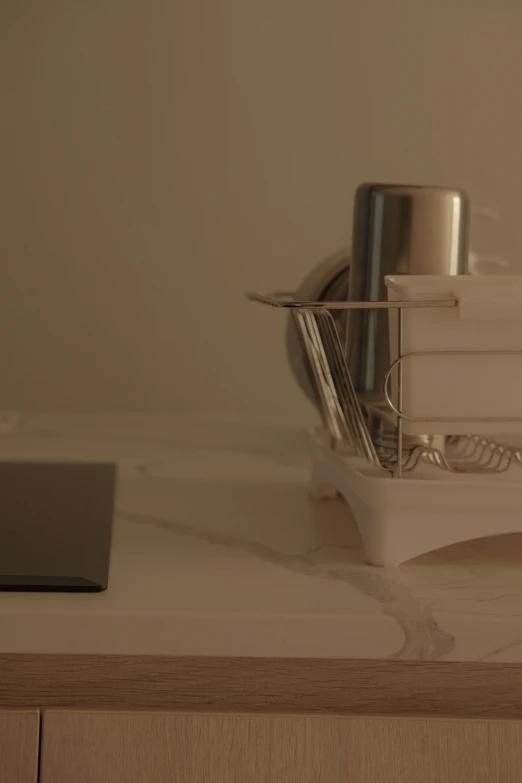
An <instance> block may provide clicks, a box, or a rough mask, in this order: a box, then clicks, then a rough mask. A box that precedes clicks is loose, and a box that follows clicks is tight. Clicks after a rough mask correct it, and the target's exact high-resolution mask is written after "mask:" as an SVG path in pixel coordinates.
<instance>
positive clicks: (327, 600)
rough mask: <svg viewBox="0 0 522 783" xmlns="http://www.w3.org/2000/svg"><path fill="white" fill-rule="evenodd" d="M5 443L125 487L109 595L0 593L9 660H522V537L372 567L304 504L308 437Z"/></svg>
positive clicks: (18, 432) (63, 438)
mask: <svg viewBox="0 0 522 783" xmlns="http://www.w3.org/2000/svg"><path fill="white" fill-rule="evenodd" d="M1 426H2V422H1V421H0V428H1ZM4 430H5V431H4V432H3V433H2V434H1V435H0V459H29V458H30V459H80V460H82V459H85V460H91V461H92V460H103V461H105V460H115V461H117V462H118V464H119V488H118V497H117V512H116V519H115V530H114V540H113V548H112V556H111V570H110V581H109V588H108V589H107V591H105V592H103V593H94V594H92V593H91V594H78V593H76V594H75V593H69V594H64V593H56V594H53V593H0V653H22V652H23V653H71V654H72V653H100V654H103V653H105V654H111V653H121V654H161V655H210V656H274V657H324V658H331V657H334V658H368V659H402V660H445V661H496V662H521V661H522V534H521V535H518V534H517V535H510V536H499V537H496V538H491V539H484V540H478V541H473V542H468V543H466V544H458V545H455V546H453V547H451V548H448V549H445V550H441V551H439V552H437V553H434V554H431V555H428V556H423V557H421V558H418V559H417V560H415V561H412V562H411V563H408V564H406V565H403V566H401V567H399V568H396V569H383V568H376V567H373V566H368V565H366V564H365V562H364V556H363V552H362V548H361V545H360V541H359V536H358V533H357V530H356V528H355V525H354V523H353V521H352V519H351V517H350V512H349V509H348V508H347V507H346V506H345V505H343V504H342V503H340V502H338V501H324V502H314V503H312V502H310V500H309V498H308V492H307V490H308V466H307V456H306V437H305V434H304V432H300V431H299V430H296V429H293V428H288V427H285V426H282V425H276V424H270V423H263V422H260V423H257V424H254V423H252V422H239V421H235V422H227V421H215V420H213V421H206V422H201V421H198V420H187V419H180V418H174V417H171V418H169V417H160V416H156V417H154V416H43V415H39V416H36V415H34V416H26V417H22V418H21V419H20V421H19V422H18V424H17V427H16V428H15V429H14V430H13V431H9V427H8V426H6V427H4Z"/></svg>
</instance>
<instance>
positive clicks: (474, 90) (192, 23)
mask: <svg viewBox="0 0 522 783" xmlns="http://www.w3.org/2000/svg"><path fill="white" fill-rule="evenodd" d="M521 41H522V6H521V5H520V3H519V2H515V0H379V1H378V2H377V1H376V0H89V2H81V1H80V0H46V2H41V0H3V2H2V3H1V6H0V66H1V67H0V82H1V83H0V94H1V96H2V116H1V125H0V139H1V149H2V157H1V160H2V168H1V171H2V176H1V185H2V188H1V193H2V195H1V199H2V204H1V211H0V221H1V228H0V248H1V259H2V263H1V275H0V354H1V364H0V366H1V382H0V407H2V408H38V409H42V408H44V409H47V408H53V409H69V410H70V409H84V410H85V409H93V410H116V409H120V410H155V411H158V410H192V411H195V412H197V411H199V410H209V411H213V412H220V411H221V412H224V413H228V412H230V411H232V410H234V409H235V408H237V409H239V410H241V411H244V412H249V411H253V410H255V411H258V412H260V413H264V414H265V415H268V416H271V415H274V414H276V413H280V414H282V415H288V416H289V417H290V418H301V417H304V416H307V415H309V414H308V409H307V406H306V404H305V402H304V400H302V399H301V396H300V394H299V392H298V391H297V390H296V388H295V387H294V384H293V381H292V379H291V377H290V375H289V371H288V369H287V366H286V360H285V357H284V352H283V340H282V336H283V321H282V317H281V316H280V314H279V313H276V312H272V311H267V312H265V311H264V310H263V309H261V308H259V309H257V308H256V307H254V305H249V304H247V303H246V302H244V301H243V299H242V292H243V291H244V290H245V289H247V288H252V287H260V288H270V287H280V288H281V287H283V288H284V287H289V286H290V287H291V286H293V285H294V284H296V283H297V282H298V281H299V280H300V279H301V278H302V277H303V275H304V274H305V273H306V272H307V271H308V270H309V269H310V268H311V267H312V266H313V265H314V263H315V262H316V261H317V260H318V259H320V258H321V257H323V256H325V255H328V254H329V253H331V252H332V251H335V250H336V249H337V248H338V247H340V246H342V245H343V244H346V243H347V241H348V240H349V236H350V230H351V199H352V195H353V190H354V187H355V186H356V184H357V183H358V182H359V181H361V180H365V179H380V180H398V181H417V182H420V181H424V182H426V183H433V184H437V183H438V184H457V185H462V186H464V187H466V188H468V189H469V191H470V193H471V195H472V196H473V198H474V199H475V200H477V201H478V202H480V203H487V204H491V205H494V206H497V207H498V208H499V209H500V210H501V212H502V216H503V221H502V224H501V227H500V228H501V231H500V229H498V231H499V234H498V236H497V238H496V239H494V238H493V235H492V234H490V235H489V236H487V235H485V233H484V231H483V233H482V235H481V237H480V239H481V241H482V244H483V247H486V248H488V249H493V250H501V251H502V252H504V253H505V254H508V255H509V256H510V257H511V258H513V259H515V258H516V257H517V256H519V257H522V253H521V249H522V239H521V238H520V236H519V234H518V233H517V228H518V223H519V221H520V218H519V202H520V198H521V193H520V190H521V186H520V174H521V163H522V113H521V110H520V97H519V96H520V83H521V78H522V44H521Z"/></svg>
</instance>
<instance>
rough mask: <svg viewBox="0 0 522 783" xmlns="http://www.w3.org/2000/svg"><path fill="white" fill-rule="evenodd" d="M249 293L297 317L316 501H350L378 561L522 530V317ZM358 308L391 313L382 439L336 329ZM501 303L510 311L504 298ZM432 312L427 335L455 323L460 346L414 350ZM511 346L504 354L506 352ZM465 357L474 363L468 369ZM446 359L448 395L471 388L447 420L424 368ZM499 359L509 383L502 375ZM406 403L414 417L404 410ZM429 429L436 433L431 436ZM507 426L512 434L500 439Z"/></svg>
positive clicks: (389, 562) (427, 302)
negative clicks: (311, 400) (312, 397)
mask: <svg viewBox="0 0 522 783" xmlns="http://www.w3.org/2000/svg"><path fill="white" fill-rule="evenodd" d="M519 280H520V281H521V282H520V286H521V291H522V278H520V279H519ZM463 285H464V286H465V285H468V284H467V283H465V282H464V283H463ZM428 287H429V286H428ZM389 294H390V291H389ZM247 297H248V298H249V299H250V300H252V301H254V302H258V303H261V304H264V305H268V306H270V307H274V308H279V309H283V310H286V311H288V312H290V313H291V316H292V317H293V318H294V319H295V321H296V325H297V328H298V331H299V334H300V335H301V338H302V343H303V346H304V349H305V351H306V354H307V356H308V359H309V363H310V366H311V368H312V370H313V376H314V378H315V381H316V393H317V396H318V406H319V411H320V414H321V418H322V424H323V426H322V428H320V429H318V430H313V431H311V432H310V454H311V461H312V492H313V495H314V497H316V498H321V499H322V498H325V497H333V496H336V495H337V496H338V495H341V496H342V497H343V498H344V499H345V500H346V501H347V504H348V506H349V507H350V509H351V513H352V515H353V517H354V518H355V521H356V523H357V525H358V527H359V531H360V533H361V537H362V541H363V544H364V549H365V552H366V557H367V560H368V561H369V562H370V563H371V564H373V565H379V566H396V565H398V564H400V563H403V562H404V561H406V560H409V559H411V558H413V557H416V556H418V555H420V554H423V553H425V552H429V551H431V550H434V549H438V548H440V547H443V546H447V545H449V544H452V543H456V542H459V541H464V540H467V539H472V538H479V537H485V536H491V535H496V534H501V533H511V532H522V470H520V471H519V470H518V468H517V467H516V466H520V465H521V464H522V449H521V448H520V447H519V445H516V444H514V443H513V442H512V441H513V437H514V436H518V442H519V443H520V442H521V441H522V395H520V394H517V391H516V390H517V388H520V387H521V386H522V366H521V367H520V372H519V369H518V367H519V366H520V360H521V358H522V328H521V327H522V323H519V324H518V328H516V324H515V328H513V323H509V314H508V315H507V316H505V315H502V318H504V319H506V318H507V320H502V318H501V323H500V325H499V323H497V321H495V325H494V326H491V324H490V323H489V322H488V316H487V315H484V313H487V308H485V309H483V310H481V311H480V312H481V313H482V315H480V318H482V321H481V322H480V323H478V325H477V323H476V322H474V321H471V322H470V321H468V322H466V320H465V318H466V316H465V308H464V307H463V306H462V305H463V302H464V299H459V297H458V296H446V297H445V298H435V297H434V298H426V297H424V299H423V300H422V301H414V300H408V299H397V300H395V301H391V300H390V301H380V302H347V301H343V302H319V301H318V302H306V301H299V300H297V299H295V298H294V296H293V295H292V294H290V293H280V292H276V293H270V294H261V293H249V294H247ZM501 298H502V297H501ZM470 302H471V305H473V301H472V300H470ZM468 304H469V303H468ZM497 304H498V303H497ZM357 308H361V309H367V310H371V309H383V308H384V309H387V310H388V311H389V312H390V319H389V320H390V327H391V328H390V358H391V364H390V368H389V370H388V372H387V374H386V380H385V384H384V389H383V391H384V400H385V403H384V407H385V408H386V410H383V411H378V413H379V415H382V416H383V417H386V416H387V417H388V420H389V421H391V422H392V423H393V425H394V426H393V427H391V428H389V433H390V434H389V435H388V437H387V438H386V439H384V440H380V441H379V442H378V443H374V441H373V440H372V437H371V434H370V433H371V417H372V415H375V411H370V410H368V409H367V408H366V407H365V405H364V404H363V403H361V401H360V399H359V397H358V395H357V392H356V390H355V387H354V383H353V381H352V378H351V375H350V372H349V365H348V360H347V355H346V351H345V348H344V343H343V338H344V335H343V334H340V332H339V330H338V327H337V325H336V324H338V323H342V319H339V317H338V316H339V314H338V313H335V311H338V310H345V311H350V310H353V309H357ZM471 309H473V308H471ZM503 309H504V310H505V312H508V311H509V307H506V306H505V303H504V307H503ZM497 310H498V308H497ZM474 312H475V315H476V308H475V311H474ZM512 312H515V315H514V316H513V317H512V320H517V319H518V320H519V321H521V322H522V293H521V297H520V302H519V303H518V305H517V307H516V308H514V310H512ZM334 313H335V315H336V317H335V318H334V315H333V314H334ZM415 313H417V314H419V313H422V314H423V315H422V316H418V315H414V314H415ZM431 314H433V318H434V324H435V326H434V328H431V327H433V324H431V327H430V330H428V331H429V337H430V339H431V340H432V341H433V340H434V339H435V342H436V340H437V339H438V335H439V333H441V334H442V333H444V330H445V329H446V338H445V339H446V343H444V344H448V343H449V344H450V345H454V344H455V345H456V346H457V349H451V350H434V349H432V348H427V349H426V350H424V349H421V350H417V349H415V350H412V348H411V346H412V345H414V344H418V345H419V344H420V345H424V342H422V340H420V342H419V337H418V334H419V333H421V337H422V336H423V335H422V328H420V329H419V327H422V325H423V323H422V322H423V319H424V321H426V322H427V323H428V322H429V323H431V321H430V318H431ZM437 314H439V315H437ZM490 314H491V311H490ZM439 316H440V319H441V324H442V326H441V328H440V329H439V327H438V325H437V324H438V319H439ZM419 317H420V319H421V320H420V321H418V320H417V321H416V320H415V319H416V318H417V319H418V318H419ZM474 317H475V316H474ZM448 318H449V320H448ZM480 318H479V320H480ZM348 326H349V324H348ZM449 327H451V328H449ZM448 329H449V331H448ZM448 335H450V339H449V340H448ZM463 335H464V337H463ZM470 335H471V338H470ZM454 338H455V339H454ZM470 339H471V342H470ZM459 340H460V342H459ZM466 340H468V342H466ZM429 342H430V341H429V340H428V341H427V343H426V344H429ZM392 343H393V344H394V348H392ZM470 345H471V346H472V347H471V348H470V347H469V346H470ZM476 345H478V346H479V347H478V348H476V347H473V346H476ZM505 345H506V346H507V349H503V348H499V346H505ZM461 346H464V347H463V348H462V347H461ZM462 357H468V360H469V362H468V366H467V367H465V368H463V367H462V364H463V362H462ZM488 360H489V364H488ZM513 360H515V361H514V362H513ZM437 361H439V363H440V362H441V361H442V365H441V366H444V367H446V369H447V371H448V372H449V373H450V375H451V377H452V381H451V383H449V384H447V385H448V386H449V387H450V391H451V390H452V388H455V389H456V390H457V392H459V393H460V391H461V386H462V384H463V383H464V384H467V386H468V388H467V391H466V394H467V395H468V397H467V398H466V400H465V405H464V409H463V410H462V408H461V409H459V410H456V409H454V407H453V408H452V405H451V404H448V405H446V408H445V409H444V410H443V411H441V412H440V415H439V414H437V415H435V414H434V411H437V410H438V408H437V405H438V403H439V397H440V398H441V399H442V398H443V397H444V394H443V393H442V394H441V395H439V394H438V393H436V394H435V396H434V395H433V391H431V392H430V372H429V370H428V372H426V366H428V368H429V367H430V364H429V363H430V362H437ZM499 361H501V365H502V366H501V369H502V371H503V372H504V374H505V376H506V377H505V382H504V381H497V376H498V372H497V370H498V366H499ZM506 361H507V362H508V364H507V365H506V363H505V362H506ZM426 362H428V365H426ZM484 362H486V364H485V365H484ZM517 362H518V363H517ZM444 363H445V364H444ZM481 367H482V369H480V368H481ZM484 367H485V368H486V370H485V371H484ZM435 374H436V373H435ZM519 375H520V378H519ZM477 378H479V379H483V382H482V381H481V382H478V381H477ZM455 379H456V380H455ZM517 381H518V386H517V383H516V382H517ZM452 384H453V386H452ZM499 385H501V386H502V388H504V387H505V389H506V390H507V393H506V396H505V398H503V397H502V395H500V397H499V395H498V394H497V386H499ZM423 395H424V396H423ZM430 395H431V396H430ZM419 397H420V398H422V400H423V403H424V404H427V407H428V408H429V407H430V405H431V409H430V411H429V415H425V414H424V413H422V415H419V414H418V410H419V405H418V404H417V403H418V402H419ZM457 397H459V394H457ZM477 400H478V402H477ZM447 401H448V400H447V398H446V402H447ZM450 402H451V400H450ZM406 408H408V410H410V411H411V410H412V409H415V410H416V411H417V414H414V415H411V414H409V413H406V412H405V411H406ZM490 408H491V415H489V411H490ZM421 409H422V410H427V408H424V409H423V408H422V406H421ZM426 432H428V433H431V438H430V437H425V436H424V435H423V434H422V433H426ZM461 432H463V433H467V434H459V433H461ZM499 432H500V433H507V434H506V435H502V436H498V435H496V433H499ZM512 467H513V469H512V470H511V468H512Z"/></svg>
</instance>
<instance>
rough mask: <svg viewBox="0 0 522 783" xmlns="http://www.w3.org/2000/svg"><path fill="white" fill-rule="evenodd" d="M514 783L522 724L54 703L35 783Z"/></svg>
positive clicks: (519, 770) (521, 763) (520, 769)
mask: <svg viewBox="0 0 522 783" xmlns="http://www.w3.org/2000/svg"><path fill="white" fill-rule="evenodd" d="M247 781H248V783H521V782H522V723H518V722H508V721H471V720H469V721H468V720H444V719H429V720H428V719H418V718H416V719H411V720H410V719H403V718H352V717H335V716H317V717H315V716H314V717H311V716H310V717H306V716H303V717H301V716H292V715H277V716H276V715H257V716H249V715H236V714H234V715H212V714H208V715H200V714H183V713H143V712H141V713H140V712H75V711H72V712H71V711H59V710H55V711H54V710H53V711H49V712H46V713H45V715H44V719H43V737H42V759H41V783H246V782H247Z"/></svg>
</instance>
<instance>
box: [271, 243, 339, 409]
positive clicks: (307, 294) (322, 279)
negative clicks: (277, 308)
mask: <svg viewBox="0 0 522 783" xmlns="http://www.w3.org/2000/svg"><path fill="white" fill-rule="evenodd" d="M349 269H350V254H349V250H348V249H346V248H345V249H343V250H340V251H338V252H337V253H335V254H334V255H331V256H329V257H328V258H326V259H325V260H324V261H321V263H320V264H318V265H317V266H316V267H315V268H314V269H313V270H312V271H311V272H310V274H309V275H308V276H307V277H306V278H305V280H303V282H302V283H301V285H300V286H299V288H298V289H297V291H296V293H295V297H296V299H298V300H301V301H305V302H341V301H344V300H347V299H348V285H349V282H348V278H349ZM333 315H334V318H336V319H340V318H342V316H343V313H342V311H337V312H336V313H334V314H333ZM286 353H287V356H288V361H289V363H290V367H291V368H292V373H293V375H294V378H295V379H296V381H297V383H298V385H299V387H300V389H301V390H302V391H303V392H304V394H305V395H306V396H307V397H308V399H309V400H310V401H311V402H312V403H313V404H314V405H318V395H317V390H316V382H315V378H314V374H313V370H312V368H311V366H310V362H309V360H308V356H307V354H306V351H305V348H304V346H303V343H302V338H301V335H300V333H299V330H298V328H297V325H296V323H295V319H294V317H293V316H292V314H291V313H290V315H289V317H288V321H287V325H286Z"/></svg>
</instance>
